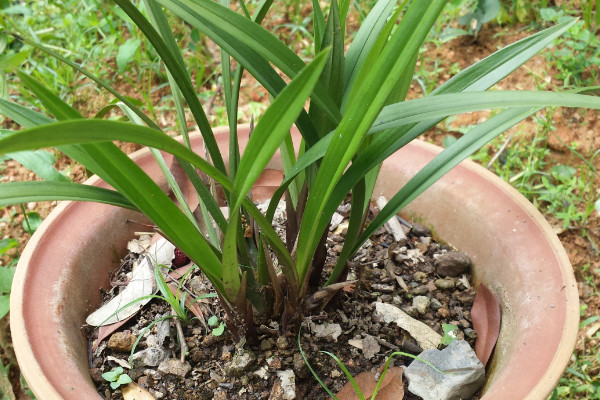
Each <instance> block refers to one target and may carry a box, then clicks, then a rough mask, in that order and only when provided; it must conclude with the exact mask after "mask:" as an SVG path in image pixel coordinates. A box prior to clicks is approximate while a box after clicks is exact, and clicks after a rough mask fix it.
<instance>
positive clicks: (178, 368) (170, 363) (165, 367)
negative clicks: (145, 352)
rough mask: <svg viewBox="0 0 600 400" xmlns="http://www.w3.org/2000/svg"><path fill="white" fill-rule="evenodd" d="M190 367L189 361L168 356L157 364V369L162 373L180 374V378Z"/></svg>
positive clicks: (183, 376)
mask: <svg viewBox="0 0 600 400" xmlns="http://www.w3.org/2000/svg"><path fill="white" fill-rule="evenodd" d="M191 369H192V366H191V365H190V363H189V362H187V361H184V362H181V360H180V359H178V358H169V359H168V360H163V361H162V362H161V363H160V365H159V366H158V370H159V371H160V372H162V373H163V374H171V375H177V376H181V377H182V378H185V376H186V375H187V374H188V372H190V370H191Z"/></svg>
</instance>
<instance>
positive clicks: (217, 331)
mask: <svg viewBox="0 0 600 400" xmlns="http://www.w3.org/2000/svg"><path fill="white" fill-rule="evenodd" d="M208 326H210V327H211V328H213V330H212V334H213V335H215V336H221V335H222V334H223V332H225V323H224V322H223V321H219V317H217V316H216V315H213V316H212V317H210V318H209V319H208Z"/></svg>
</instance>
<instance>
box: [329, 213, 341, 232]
mask: <svg viewBox="0 0 600 400" xmlns="http://www.w3.org/2000/svg"><path fill="white" fill-rule="evenodd" d="M343 221H344V216H343V215H342V214H339V213H337V212H335V213H333V215H332V216H331V225H330V226H329V230H330V231H334V230H335V228H337V227H338V226H339V225H340V224H341V223H342V222H343Z"/></svg>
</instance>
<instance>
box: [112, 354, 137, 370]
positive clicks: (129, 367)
mask: <svg viewBox="0 0 600 400" xmlns="http://www.w3.org/2000/svg"><path fill="white" fill-rule="evenodd" d="M106 360H108V361H114V362H116V363H117V364H119V365H120V366H121V367H123V368H127V369H131V365H129V363H128V362H127V360H122V359H120V358H117V357H113V356H108V357H106Z"/></svg>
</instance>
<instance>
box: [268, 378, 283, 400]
mask: <svg viewBox="0 0 600 400" xmlns="http://www.w3.org/2000/svg"><path fill="white" fill-rule="evenodd" d="M269 400H283V388H282V387H281V383H280V382H279V381H275V383H274V384H273V387H272V388H271V393H270V394H269Z"/></svg>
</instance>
